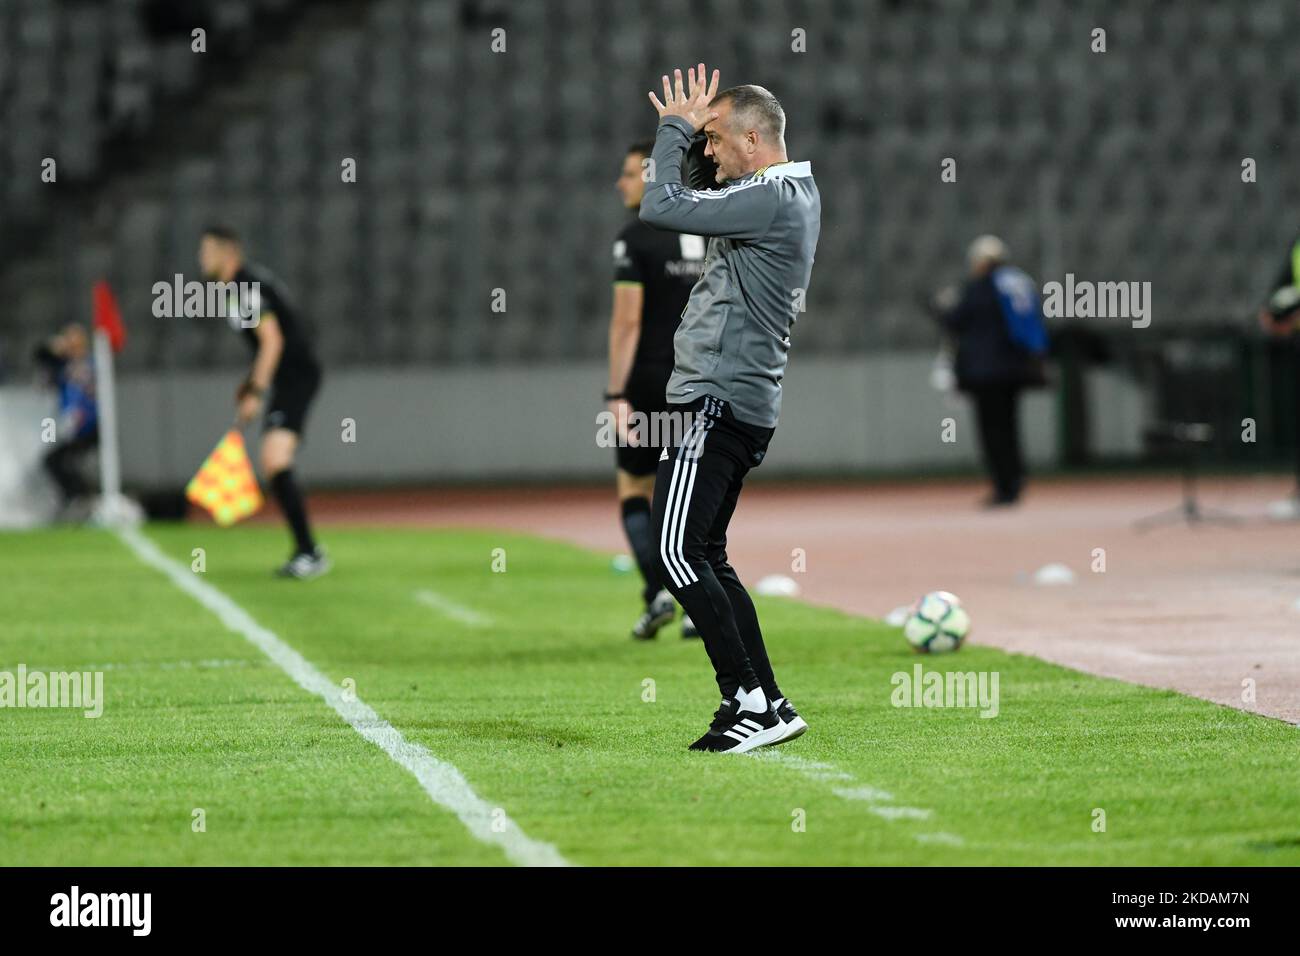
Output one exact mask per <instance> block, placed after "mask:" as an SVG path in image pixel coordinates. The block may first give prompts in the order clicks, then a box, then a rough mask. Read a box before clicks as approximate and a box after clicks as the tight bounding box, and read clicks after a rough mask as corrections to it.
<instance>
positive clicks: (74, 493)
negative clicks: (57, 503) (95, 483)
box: [45, 428, 99, 503]
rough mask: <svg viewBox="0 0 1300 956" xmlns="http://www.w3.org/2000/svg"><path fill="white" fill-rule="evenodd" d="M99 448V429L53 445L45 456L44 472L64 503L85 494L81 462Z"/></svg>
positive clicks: (84, 480)
mask: <svg viewBox="0 0 1300 956" xmlns="http://www.w3.org/2000/svg"><path fill="white" fill-rule="evenodd" d="M98 447H99V429H97V428H95V429H92V430H91V431H89V432H87V433H86V434H84V435H78V436H77V437H76V438H71V439H68V440H67V441H63V440H60V441H58V442H56V443H55V446H54V450H53V451H51V452H50V453H49V454H48V455H46V456H45V470H46V471H47V472H49V475H50V477H51V478H53V479H54V481H55V483H56V484H57V485H58V486H59V491H60V492H62V494H63V500H64V502H65V503H66V502H69V501H71V500H72V499H73V498H80V497H81V496H82V495H84V494H85V493H86V492H87V490H88V489H87V487H86V479H85V478H83V477H82V476H81V460H82V459H83V458H85V457H86V456H87V455H89V454H90V453H91V452H92V451H94V450H95V449H96V448H98Z"/></svg>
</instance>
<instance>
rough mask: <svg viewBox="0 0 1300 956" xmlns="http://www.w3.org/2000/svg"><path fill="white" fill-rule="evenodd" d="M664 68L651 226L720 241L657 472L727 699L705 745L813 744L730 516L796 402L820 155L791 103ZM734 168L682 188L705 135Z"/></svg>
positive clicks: (730, 748) (691, 608)
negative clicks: (678, 429)
mask: <svg viewBox="0 0 1300 956" xmlns="http://www.w3.org/2000/svg"><path fill="white" fill-rule="evenodd" d="M690 79H691V84H690V93H689V94H686V93H683V91H682V84H681V75H680V71H678V73H677V89H676V95H675V96H674V93H673V90H672V89H671V88H670V86H669V83H668V78H667V77H664V92H665V98H666V100H667V105H666V106H665V105H664V104H661V103H659V101H658V99H657V97H655V96H654V95H653V94H651V99H652V101H653V102H654V103H655V106H656V108H657V109H659V112H660V125H659V130H658V134H657V136H656V138H655V146H654V152H653V154H652V157H651V158H652V160H653V164H652V176H653V178H652V181H651V182H649V183H647V186H646V190H645V195H644V197H643V198H642V201H641V212H640V216H641V219H642V220H643V221H645V222H647V223H649V224H650V225H652V226H655V227H658V228H661V229H670V230H674V231H677V232H686V233H694V234H696V235H702V236H707V237H709V243H708V250H707V253H706V257H705V266H704V273H703V275H702V276H701V277H700V279H699V281H698V282H697V283H696V284H695V287H694V289H693V290H692V291H691V296H690V299H689V301H688V302H687V305H686V309H685V311H684V312H683V313H682V321H681V324H680V326H679V327H678V330H677V334H676V337H675V338H674V343H673V345H674V370H673V374H672V377H671V379H669V382H668V392H667V399H668V402H669V405H670V407H672V408H674V409H677V410H681V411H683V412H689V413H690V414H691V416H692V420H691V425H690V427H689V428H688V429H686V431H685V433H684V435H683V436H682V437H681V438H680V440H679V441H675V442H673V443H672V445H671V447H669V448H668V449H666V450H665V452H664V457H663V458H661V460H660V462H659V471H658V474H657V476H656V481H655V496H654V509H653V513H654V526H655V534H656V538H657V540H658V542H659V551H660V562H661V564H662V566H663V567H662V570H663V576H662V579H663V580H664V582H665V583H666V584H667V586H668V589H669V591H671V592H672V594H673V596H674V597H675V598H677V600H678V601H679V602H680V603H681V605H682V606H683V607H684V608H685V609H686V612H687V613H688V614H689V615H690V617H691V619H692V620H693V621H694V623H695V626H696V627H697V628H698V629H699V632H700V636H701V637H702V638H703V639H704V645H705V648H706V650H707V651H708V654H709V658H710V660H711V661H712V663H713V667H714V671H715V673H716V675H717V681H718V687H719V689H720V690H721V692H722V698H723V700H722V705H721V707H719V709H718V712H717V713H716V714H715V715H714V720H713V723H712V725H711V727H710V729H709V732H708V733H706V734H705V735H704V736H703V737H701V738H700V739H699V740H697V741H696V742H695V743H694V744H692V745H691V749H694V750H712V751H725V752H733V753H743V752H744V751H746V750H750V749H752V748H753V747H756V746H761V745H763V744H771V743H781V742H783V741H785V740H789V739H792V738H793V737H797V736H798V735H799V734H801V733H803V732H804V730H806V729H807V723H806V722H805V721H804V720H803V718H801V717H800V716H799V715H798V714H797V713H796V712H795V710H794V707H793V706H792V705H791V704H790V702H789V701H788V700H786V699H785V698H784V696H783V695H782V693H781V691H780V689H779V688H778V686H777V683H776V679H775V677H774V676H773V674H772V666H771V663H770V662H769V660H768V656H767V651H766V649H765V647H764V644H763V637H762V632H761V630H760V629H759V625H758V617H757V615H756V614H755V612H754V605H753V602H752V601H751V600H750V598H749V595H748V594H747V593H746V591H745V588H744V587H743V585H741V583H740V580H739V578H737V576H736V572H735V571H734V570H733V569H732V567H731V565H730V564H729V563H728V561H727V552H726V543H727V537H726V532H727V525H728V523H729V522H730V520H731V516H732V513H733V512H734V510H735V507H736V501H737V498H738V497H739V495H740V489H741V485H742V483H743V481H744V477H745V475H746V473H747V472H748V471H749V469H750V468H753V467H756V466H757V465H758V464H759V463H760V462H761V461H762V460H763V456H764V454H765V453H766V450H767V445H768V442H769V441H770V440H771V437H772V433H773V431H774V429H775V427H776V422H777V417H778V415H779V413H780V410H781V380H782V378H783V377H784V375H785V365H786V355H787V353H788V351H789V349H790V330H791V327H792V326H793V325H794V321H795V319H796V317H797V315H798V313H799V312H801V311H802V309H803V301H804V296H805V295H806V292H807V289H808V282H809V278H810V276H811V274H812V264H813V255H814V253H815V251H816V248H817V237H818V233H819V231H820V227H821V199H820V196H819V195H818V192H817V185H816V183H815V182H814V181H813V176H812V168H811V166H810V165H809V164H808V163H806V162H799V163H792V162H790V161H789V160H787V159H786V156H785V143H784V127H785V116H784V113H783V111H782V110H781V106H780V103H779V102H777V100H776V98H775V97H774V96H772V94H771V93H769V92H768V91H767V90H764V89H763V88H762V87H757V86H742V87H735V88H733V89H730V90H725V91H723V92H722V93H716V89H717V73H716V71H715V73H714V76H713V84H712V87H711V88H708V89H706V87H705V84H704V79H705V70H704V67H703V65H701V66H700V68H699V74H698V76H697V75H696V73H695V71H694V70H692V71H691V77H690ZM701 128H702V129H703V130H704V132H705V134H706V135H707V136H708V139H709V145H708V147H707V152H708V153H709V155H711V156H712V157H713V158H714V159H715V161H717V163H718V167H719V171H718V178H719V180H720V181H722V182H723V183H724V185H723V188H721V189H717V190H692V189H687V188H685V187H684V186H683V185H682V183H681V174H680V164H681V157H682V154H683V152H685V150H686V149H687V148H688V146H689V144H690V141H691V138H692V136H693V135H694V134H695V132H696V131H697V130H698V129H701Z"/></svg>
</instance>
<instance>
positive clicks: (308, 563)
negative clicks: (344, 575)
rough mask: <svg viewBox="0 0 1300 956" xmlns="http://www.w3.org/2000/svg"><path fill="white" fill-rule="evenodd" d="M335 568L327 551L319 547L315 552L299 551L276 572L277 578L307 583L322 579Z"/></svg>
mask: <svg viewBox="0 0 1300 956" xmlns="http://www.w3.org/2000/svg"><path fill="white" fill-rule="evenodd" d="M333 566H334V564H333V562H331V561H330V559H329V556H328V555H327V554H326V553H325V549H324V548H321V547H319V546H318V547H317V548H316V550H315V551H299V552H298V553H297V554H295V555H294V556H293V557H292V558H290V559H289V560H288V561H286V562H285V563H284V564H283V565H282V566H281V567H280V568H279V570H277V571H276V572H275V576H276V577H278V578H297V579H298V580H300V581H306V580H309V579H310V578H318V577H320V576H321V575H322V574H324V573H325V572H326V571H328V570H329V569H330V568H332V567H333Z"/></svg>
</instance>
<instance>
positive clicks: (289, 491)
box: [271, 468, 316, 554]
mask: <svg viewBox="0 0 1300 956" xmlns="http://www.w3.org/2000/svg"><path fill="white" fill-rule="evenodd" d="M271 491H272V492H273V493H274V494H275V500H276V501H278V502H280V510H281V511H283V512H284V518H285V520H286V521H288V522H289V528H290V530H291V531H293V539H294V541H295V542H296V543H297V548H298V550H297V553H298V554H314V553H315V552H316V542H315V540H313V538H312V536H311V528H310V527H309V526H308V525H307V508H306V506H305V505H304V504H303V502H302V492H300V491H299V490H298V483H297V482H296V481H294V480H293V469H292V468H286V469H285V470H284V471H277V472H276V473H275V474H274V475H272V476H271Z"/></svg>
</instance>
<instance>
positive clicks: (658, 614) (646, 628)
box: [632, 591, 677, 641]
mask: <svg viewBox="0 0 1300 956" xmlns="http://www.w3.org/2000/svg"><path fill="white" fill-rule="evenodd" d="M676 616H677V602H676V601H674V600H673V596H672V595H671V594H669V593H668V592H667V591H660V592H659V593H658V594H656V595H655V597H654V600H653V601H651V602H650V603H649V604H648V605H646V609H645V611H643V612H642V614H641V616H640V617H639V618H637V621H636V623H635V624H633V625H632V636H633V637H634V638H636V639H637V640H638V641H648V640H650V638H652V637H654V636H655V635H656V634H657V633H659V628H661V627H663V626H664V625H665V624H667V623H668V622H669V621H671V620H672V619H673V618H674V617H676Z"/></svg>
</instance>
